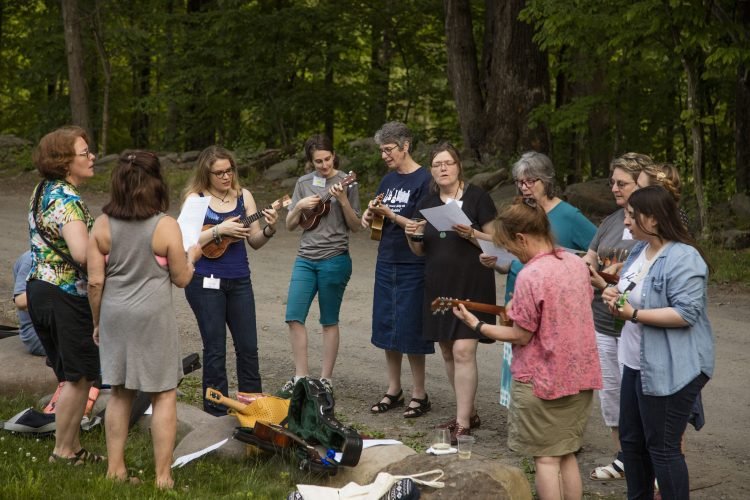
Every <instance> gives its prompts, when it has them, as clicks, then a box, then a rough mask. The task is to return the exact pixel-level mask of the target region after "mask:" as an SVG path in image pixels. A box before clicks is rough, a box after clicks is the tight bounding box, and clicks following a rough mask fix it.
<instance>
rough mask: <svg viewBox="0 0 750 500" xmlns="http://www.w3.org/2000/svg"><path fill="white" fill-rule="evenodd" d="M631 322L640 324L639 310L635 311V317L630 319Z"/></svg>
mask: <svg viewBox="0 0 750 500" xmlns="http://www.w3.org/2000/svg"><path fill="white" fill-rule="evenodd" d="M630 321H632V322H633V323H638V309H633V315H632V316H631V317H630Z"/></svg>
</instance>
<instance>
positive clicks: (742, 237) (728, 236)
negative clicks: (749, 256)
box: [714, 229, 750, 250]
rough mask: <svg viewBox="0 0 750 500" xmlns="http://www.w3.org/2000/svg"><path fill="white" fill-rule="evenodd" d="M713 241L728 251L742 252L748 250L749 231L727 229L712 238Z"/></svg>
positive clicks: (749, 243) (749, 246)
mask: <svg viewBox="0 0 750 500" xmlns="http://www.w3.org/2000/svg"><path fill="white" fill-rule="evenodd" d="M714 239H715V240H717V241H718V243H719V244H720V245H721V246H722V247H723V248H727V249H729V250H743V249H745V248H750V231H748V230H741V229H727V230H725V231H721V232H719V233H717V234H716V235H715V236H714Z"/></svg>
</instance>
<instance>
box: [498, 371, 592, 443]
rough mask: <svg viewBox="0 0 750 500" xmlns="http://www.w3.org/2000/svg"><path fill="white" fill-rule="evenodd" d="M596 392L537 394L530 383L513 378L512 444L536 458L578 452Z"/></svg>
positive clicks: (510, 433) (510, 415)
mask: <svg viewBox="0 0 750 500" xmlns="http://www.w3.org/2000/svg"><path fill="white" fill-rule="evenodd" d="M593 394H594V391H592V390H588V391H581V392H579V393H578V394H573V395H571V396H565V397H562V398H559V399H553V400H546V399H540V398H538V397H536V396H534V393H533V388H532V385H531V384H530V383H523V382H518V381H516V380H514V381H513V385H512V387H511V398H510V401H511V403H510V412H509V417H510V418H509V420H510V425H509V428H508V447H509V448H510V449H511V450H513V451H515V452H517V453H522V454H524V455H529V456H532V457H561V456H564V455H567V454H569V453H574V452H576V451H578V450H579V449H580V448H581V446H582V445H583V431H584V429H585V428H586V422H588V420H589V415H590V414H591V404H592V401H593Z"/></svg>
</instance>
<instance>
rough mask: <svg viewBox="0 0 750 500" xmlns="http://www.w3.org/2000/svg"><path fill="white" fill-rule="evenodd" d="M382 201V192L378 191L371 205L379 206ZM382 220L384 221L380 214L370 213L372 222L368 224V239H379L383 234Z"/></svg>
mask: <svg viewBox="0 0 750 500" xmlns="http://www.w3.org/2000/svg"><path fill="white" fill-rule="evenodd" d="M382 202H383V193H380V194H379V195H378V196H377V197H375V199H374V200H373V201H372V206H373V207H379V206H380V204H381V203H382ZM384 222H385V217H383V216H382V215H376V214H372V223H371V224H370V239H371V240H375V241H380V238H381V237H382V236H383V223H384Z"/></svg>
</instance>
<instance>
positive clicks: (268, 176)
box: [263, 158, 299, 181]
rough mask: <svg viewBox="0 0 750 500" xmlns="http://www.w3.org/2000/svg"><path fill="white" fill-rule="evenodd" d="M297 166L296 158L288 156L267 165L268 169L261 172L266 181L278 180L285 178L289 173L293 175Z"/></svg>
mask: <svg viewBox="0 0 750 500" xmlns="http://www.w3.org/2000/svg"><path fill="white" fill-rule="evenodd" d="M298 168H299V162H298V161H297V159H296V158H288V159H286V160H284V161H281V162H279V163H277V164H275V165H271V166H270V167H268V170H266V171H265V172H263V178H264V179H265V180H267V181H278V180H281V179H286V178H287V177H289V176H290V175H294V174H295V173H296V172H297V169H298Z"/></svg>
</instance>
